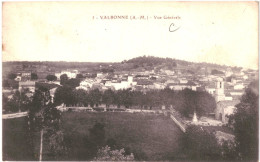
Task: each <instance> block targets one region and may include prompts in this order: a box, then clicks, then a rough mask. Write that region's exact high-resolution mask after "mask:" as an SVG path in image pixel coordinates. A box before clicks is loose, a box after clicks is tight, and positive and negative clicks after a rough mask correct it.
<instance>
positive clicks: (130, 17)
mask: <svg viewBox="0 0 260 162" xmlns="http://www.w3.org/2000/svg"><path fill="white" fill-rule="evenodd" d="M146 18H149V19H152V18H153V19H181V17H180V16H149V17H148V16H128V15H124V16H123V15H114V16H112V15H111V16H100V19H146Z"/></svg>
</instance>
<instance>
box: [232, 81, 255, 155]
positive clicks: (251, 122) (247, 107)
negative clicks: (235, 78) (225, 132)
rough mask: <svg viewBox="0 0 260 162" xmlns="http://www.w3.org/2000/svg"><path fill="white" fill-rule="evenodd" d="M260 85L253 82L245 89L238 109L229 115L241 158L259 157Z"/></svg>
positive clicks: (237, 106)
mask: <svg viewBox="0 0 260 162" xmlns="http://www.w3.org/2000/svg"><path fill="white" fill-rule="evenodd" d="M258 113H259V85H258V81H256V82H253V83H251V84H250V85H249V87H248V88H247V89H246V90H245V93H244V95H243V96H242V98H241V100H240V103H239V104H238V105H236V110H235V113H234V114H233V115H231V116H230V117H229V125H230V126H231V127H232V128H233V129H234V134H235V142H236V146H237V147H236V148H237V152H238V155H240V159H241V160H257V159H258V140H259V139H258V128H259V125H258V123H259V117H258Z"/></svg>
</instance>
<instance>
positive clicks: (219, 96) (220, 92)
mask: <svg viewBox="0 0 260 162" xmlns="http://www.w3.org/2000/svg"><path fill="white" fill-rule="evenodd" d="M215 100H216V102H219V101H224V100H225V93H224V81H223V79H222V78H221V79H218V80H217V82H216V91H215Z"/></svg>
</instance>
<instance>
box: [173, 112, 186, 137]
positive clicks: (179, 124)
mask: <svg viewBox="0 0 260 162" xmlns="http://www.w3.org/2000/svg"><path fill="white" fill-rule="evenodd" d="M171 118H172V120H173V121H174V123H175V124H176V125H177V126H178V127H179V128H180V129H181V130H182V132H184V133H185V132H186V129H185V126H184V125H182V124H181V123H180V122H179V121H178V120H177V119H176V118H175V117H174V116H173V115H171Z"/></svg>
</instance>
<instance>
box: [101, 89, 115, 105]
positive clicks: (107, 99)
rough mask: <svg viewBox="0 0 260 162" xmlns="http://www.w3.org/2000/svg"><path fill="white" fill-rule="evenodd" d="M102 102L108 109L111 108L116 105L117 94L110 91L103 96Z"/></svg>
mask: <svg viewBox="0 0 260 162" xmlns="http://www.w3.org/2000/svg"><path fill="white" fill-rule="evenodd" d="M102 102H103V103H105V104H106V107H109V106H110V105H111V104H114V103H115V93H114V91H112V90H111V89H108V90H106V91H105V92H104V94H103V95H102Z"/></svg>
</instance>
